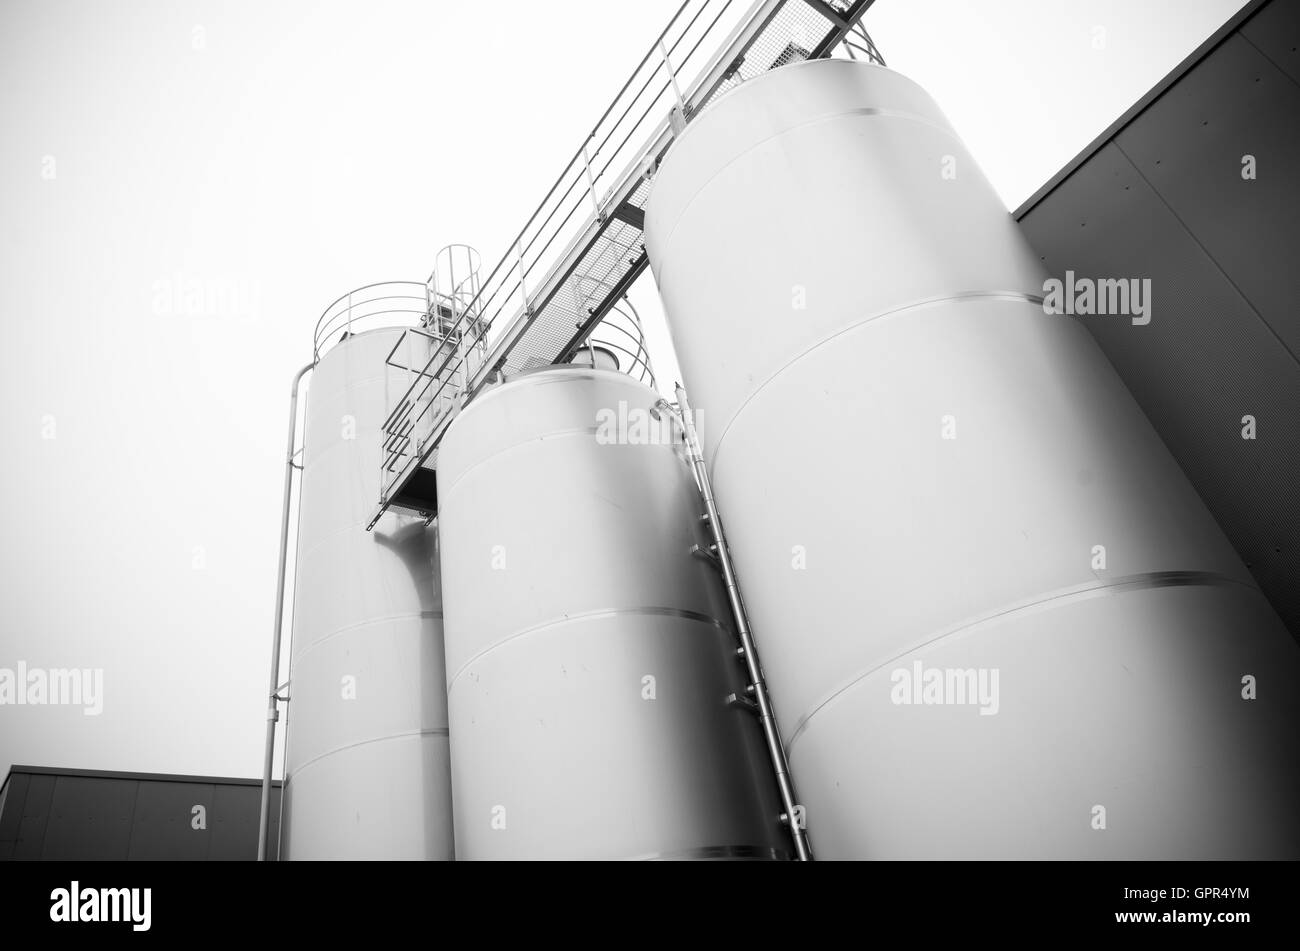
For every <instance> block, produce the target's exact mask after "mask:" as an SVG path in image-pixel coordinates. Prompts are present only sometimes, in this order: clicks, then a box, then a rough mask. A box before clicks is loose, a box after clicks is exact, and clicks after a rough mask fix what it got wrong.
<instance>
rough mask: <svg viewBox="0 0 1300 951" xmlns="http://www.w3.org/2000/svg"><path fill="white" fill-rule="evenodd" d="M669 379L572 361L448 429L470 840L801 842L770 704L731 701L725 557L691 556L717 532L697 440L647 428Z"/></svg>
mask: <svg viewBox="0 0 1300 951" xmlns="http://www.w3.org/2000/svg"><path fill="white" fill-rule="evenodd" d="M657 399H658V394H656V393H655V392H654V391H653V390H650V389H648V388H647V387H645V386H644V385H642V384H639V383H637V382H636V381H634V380H632V379H630V378H629V377H627V376H626V375H624V374H622V373H617V372H614V371H607V370H590V369H579V368H573V367H563V368H560V367H557V368H555V369H548V370H544V371H538V372H536V373H532V374H528V375H525V376H521V377H518V378H516V379H515V380H512V381H510V382H507V383H505V384H502V385H500V386H498V387H497V388H495V389H493V390H490V391H487V392H485V393H484V394H483V395H481V396H480V397H479V398H478V399H476V400H475V401H474V402H473V403H472V404H471V405H470V406H469V407H467V408H466V409H465V410H464V411H463V412H462V413H461V414H460V415H459V416H458V417H457V419H456V421H455V422H454V423H453V425H452V426H451V428H450V429H449V430H448V432H447V437H446V439H445V441H444V442H443V445H442V448H441V450H440V453H439V460H438V493H439V498H440V499H441V500H442V508H441V513H442V514H441V515H440V522H441V525H440V531H441V535H442V542H443V545H444V546H445V557H444V558H443V562H442V565H443V572H444V574H443V586H444V590H445V592H446V595H447V597H446V629H447V670H448V671H449V672H450V677H449V680H448V685H447V690H448V704H449V714H450V724H451V732H452V736H453V742H452V782H453V789H454V796H455V801H456V816H455V822H456V852H457V856H458V857H459V858H468V859H506V858H513V859H548V858H563V859H579V858H586V859H612V858H637V857H654V856H680V857H700V858H705V857H717V858H725V857H761V856H766V855H771V854H773V851H774V850H775V851H777V852H780V853H785V852H788V849H787V848H786V846H785V839H784V836H783V833H782V831H781V829H780V826H779V825H778V822H777V818H776V817H777V813H778V809H777V807H776V797H775V790H774V789H773V788H772V787H773V784H772V782H771V780H770V778H769V776H768V774H767V772H766V769H765V754H764V752H763V748H762V746H761V740H760V737H759V734H758V731H757V728H756V724H755V723H754V721H753V719H752V718H751V717H750V715H749V714H748V713H746V712H744V711H742V710H740V709H734V708H731V707H729V706H728V705H727V702H726V699H725V698H726V696H727V694H728V693H732V692H736V691H743V683H744V681H743V678H742V676H741V668H740V665H739V664H738V663H737V662H736V660H735V657H734V642H733V635H732V634H731V633H730V631H729V626H727V625H724V624H723V622H721V621H720V620H718V619H720V618H725V617H727V613H726V610H727V609H726V606H725V602H724V600H723V597H722V592H721V590H720V588H719V585H718V582H717V578H716V575H715V574H714V573H713V569H712V568H711V567H710V566H709V565H707V564H706V563H705V562H703V561H702V560H700V559H698V558H695V557H693V556H692V555H691V554H690V549H691V547H692V545H694V544H696V543H697V542H702V541H704V536H703V535H702V534H701V530H700V527H699V526H700V523H699V516H700V511H701V508H700V499H699V495H698V492H697V490H696V487H695V483H694V480H693V478H692V476H691V473H690V471H689V469H688V468H687V466H686V464H685V462H684V460H683V458H682V457H681V454H680V451H681V446H680V441H679V440H677V439H675V438H674V436H675V430H673V429H671V428H669V427H667V426H665V427H663V429H662V431H659V430H656V431H655V432H654V433H653V434H649V430H648V429H642V430H641V432H645V433H647V434H649V439H651V440H657V439H658V438H659V436H661V435H666V436H667V438H666V439H664V440H662V441H651V442H647V441H645V440H644V439H640V438H638V437H634V436H632V433H633V429H632V426H636V425H639V424H646V423H648V421H649V419H650V416H649V410H650V408H651V407H652V406H653V405H654V403H655V401H656V400H657ZM619 418H622V419H624V420H627V421H629V422H630V425H629V426H628V428H627V429H625V430H620V429H619V428H618V425H617V423H615V424H614V425H613V426H611V427H609V428H605V427H603V426H602V421H608V420H611V419H613V420H618V419H619ZM620 433H621V436H620ZM607 437H608V438H607ZM622 437H627V438H622Z"/></svg>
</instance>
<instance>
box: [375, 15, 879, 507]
mask: <svg viewBox="0 0 1300 951" xmlns="http://www.w3.org/2000/svg"><path fill="white" fill-rule="evenodd" d="M873 2H874V0H829V2H821V0H758V2H755V3H752V4H751V5H750V6H749V7H748V8H742V5H741V4H739V3H737V2H735V0H687V2H685V3H682V4H681V6H680V7H679V8H678V10H677V12H676V13H675V14H674V15H673V17H672V19H671V20H670V21H669V23H668V26H667V27H666V28H665V29H664V30H663V32H662V33H660V35H659V36H658V37H656V38H655V41H654V42H653V43H652V44H651V46H650V48H649V49H648V50H647V52H646V54H645V55H644V56H643V57H642V58H641V61H640V63H638V65H637V67H636V69H635V70H633V72H632V75H631V76H629V77H628V79H627V81H626V82H624V83H623V85H622V87H621V88H620V89H619V92H618V94H617V95H616V96H615V97H614V100H613V101H612V102H611V103H610V105H609V106H608V108H606V110H605V111H604V113H602V115H601V116H600V118H599V119H598V120H597V122H596V124H595V125H594V126H593V127H592V129H591V131H590V132H589V133H588V134H587V135H586V137H585V138H584V139H583V140H582V142H581V144H580V145H579V146H578V148H577V149H575V150H574V152H573V153H572V155H571V157H570V158H569V160H568V163H567V164H566V165H565V166H564V169H563V171H562V172H561V173H560V175H559V176H558V177H557V178H556V180H555V182H554V184H552V186H551V187H550V189H549V190H548V191H547V193H546V195H545V197H544V198H543V199H542V202H541V204H540V205H539V206H538V207H537V208H536V209H535V210H534V211H533V213H532V214H531V215H529V217H528V218H527V220H526V221H525V223H524V226H523V228H522V229H521V230H520V231H519V233H518V234H517V235H516V236H515V237H514V239H513V241H512V242H511V243H510V245H509V249H508V251H507V253H506V254H505V255H504V256H503V257H502V259H501V260H500V261H499V262H498V263H497V264H496V266H495V267H494V268H493V269H492V271H491V272H490V273H489V274H488V275H487V277H486V278H485V279H484V280H483V282H482V286H481V288H480V289H479V290H478V292H477V294H476V295H475V296H474V299H473V301H472V302H471V304H470V305H469V306H467V307H466V308H465V310H464V312H463V313H462V315H461V317H460V318H459V319H458V320H457V322H456V323H455V324H453V325H451V326H448V327H446V328H445V330H446V332H447V333H448V334H450V335H452V336H457V335H459V337H458V339H464V340H466V341H468V345H467V346H462V347H457V348H454V349H447V348H438V349H435V350H434V352H433V353H432V354H431V355H430V357H429V359H428V361H427V362H426V363H425V364H424V365H423V366H421V367H420V368H419V369H418V371H412V383H411V387H410V388H409V389H408V390H407V391H406V392H405V393H403V394H401V395H400V396H399V397H398V398H397V399H396V401H395V403H394V404H392V412H391V413H390V416H389V418H388V419H387V420H386V422H385V430H386V437H392V436H396V437H397V438H398V439H401V438H404V437H403V436H402V435H401V433H400V430H401V429H402V428H403V427H404V426H405V425H406V423H407V422H411V423H412V426H413V428H414V429H418V430H422V431H423V430H424V429H425V428H426V427H427V431H428V433H429V436H428V438H427V439H426V440H425V441H424V442H423V444H422V448H421V449H420V450H419V451H418V452H412V453H409V454H408V455H407V456H406V457H405V463H404V465H403V466H402V467H400V468H397V469H395V470H394V471H393V472H392V474H391V478H388V477H386V478H385V480H384V482H383V483H382V485H383V488H382V489H381V493H380V499H379V507H378V510H377V511H376V513H375V515H374V517H373V519H372V520H371V522H370V526H371V527H373V526H374V524H375V523H376V522H378V520H379V518H380V516H381V515H382V514H383V512H384V511H385V510H386V509H387V507H388V505H389V504H390V502H391V500H392V498H393V497H394V494H395V492H396V490H398V489H400V487H401V484H402V483H403V482H404V480H405V479H407V478H408V477H410V476H411V475H412V474H413V472H414V469H415V467H418V466H419V465H421V464H423V463H424V461H425V460H426V459H427V458H428V457H429V456H430V455H431V454H432V453H433V452H434V451H435V450H436V448H437V444H438V441H439V440H440V439H441V435H442V432H443V431H445V428H446V426H447V424H448V423H449V422H450V420H451V418H452V417H453V416H454V415H455V413H456V412H457V411H458V410H459V408H460V407H462V406H464V405H465V403H466V402H467V401H468V400H470V399H472V398H473V397H474V396H475V395H476V394H477V393H478V392H479V391H480V390H481V389H482V387H483V386H484V385H486V384H487V382H488V381H489V380H490V379H492V378H493V376H494V374H496V373H498V372H500V373H503V374H505V375H507V376H509V375H511V374H513V373H519V372H522V371H526V370H529V369H533V368H536V367H539V366H544V365H547V364H550V363H554V362H563V361H565V360H567V359H569V358H571V357H572V356H573V355H574V353H575V352H576V351H577V350H578V349H579V348H580V347H581V346H582V343H583V341H584V339H585V338H586V336H587V334H588V332H589V331H590V330H591V328H592V327H593V326H595V325H596V324H597V323H598V322H599V321H600V319H601V318H602V317H603V316H604V315H605V314H606V313H607V312H608V311H609V309H610V308H611V307H613V306H614V305H615V303H617V302H618V301H619V300H621V299H623V297H624V296H625V294H626V291H627V288H628V286H629V285H630V284H631V282H632V281H634V280H635V279H636V277H637V276H638V275H639V274H640V273H641V272H642V271H643V270H644V268H645V266H646V257H645V248H644V245H643V227H644V217H645V214H644V204H645V199H646V196H647V194H648V190H649V188H648V177H649V176H650V175H651V174H652V173H653V171H654V168H655V166H656V164H657V163H658V161H659V160H660V159H661V158H662V157H663V155H664V153H665V152H666V151H667V149H668V147H669V145H670V144H671V142H672V140H673V137H674V136H675V135H677V134H678V133H679V132H681V131H682V130H683V129H684V128H685V126H686V124H687V123H688V122H689V121H690V119H691V118H692V117H693V116H694V115H696V114H697V113H698V112H699V111H700V110H701V109H703V108H704V107H705V106H707V105H708V104H709V103H710V102H711V101H713V99H714V98H716V97H717V96H719V95H721V94H723V93H725V92H726V91H728V90H729V89H731V88H733V87H734V86H736V85H739V84H740V83H742V82H744V81H745V80H747V79H750V78H753V77H754V76H757V75H760V74H762V73H764V72H766V71H767V70H769V69H772V68H776V67H779V66H783V65H786V64H788V63H793V62H799V61H801V60H804V59H811V58H818V57H824V56H828V55H831V54H832V53H833V51H835V50H836V49H837V48H840V49H842V51H843V52H844V53H846V54H848V55H853V53H854V49H862V50H866V49H870V50H874V44H870V38H869V37H868V38H867V41H866V44H865V45H864V44H863V42H862V40H861V39H860V38H857V39H854V40H852V41H851V42H852V43H855V44H856V46H854V47H850V46H849V45H845V40H846V38H848V37H849V35H850V33H851V32H852V31H853V30H854V27H855V26H856V25H857V23H858V21H859V19H860V18H861V16H862V15H863V14H864V13H865V12H866V10H867V9H868V8H869V7H870V6H871V5H872V3H873ZM862 35H863V36H865V32H863V33H862ZM877 55H878V54H877ZM484 351H485V352H486V357H485V359H483V360H482V362H481V364H480V365H479V366H478V367H477V368H475V369H471V368H469V366H468V364H467V361H468V359H469V354H470V353H475V352H484ZM404 413H415V414H417V415H416V417H415V418H414V419H413V420H412V419H407V418H403V416H402V414H404ZM429 414H434V415H433V416H432V417H431V418H430V419H428V421H427V422H426V418H425V417H427V416H429Z"/></svg>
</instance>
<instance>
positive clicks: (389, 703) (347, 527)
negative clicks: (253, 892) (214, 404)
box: [284, 329, 453, 859]
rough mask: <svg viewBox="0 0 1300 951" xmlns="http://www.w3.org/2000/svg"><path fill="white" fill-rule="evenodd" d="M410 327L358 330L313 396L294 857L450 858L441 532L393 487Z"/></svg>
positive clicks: (299, 621)
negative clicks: (389, 377) (396, 387)
mask: <svg viewBox="0 0 1300 951" xmlns="http://www.w3.org/2000/svg"><path fill="white" fill-rule="evenodd" d="M401 334H402V330H401V329H385V330H373V331H369V332H365V333H358V334H353V335H351V336H349V337H348V338H347V340H345V341H344V342H342V343H340V344H338V345H337V346H335V347H334V348H332V349H331V350H329V352H328V353H326V354H325V355H324V356H323V357H322V358H321V360H320V362H319V363H318V364H317V366H316V370H315V373H314V374H313V377H312V383H311V388H310V391H309V392H308V395H307V412H306V432H305V436H304V448H303V472H302V494H301V503H300V504H301V513H300V519H299V524H300V532H299V545H298V558H297V581H296V584H295V586H294V595H295V600H294V613H293V640H292V653H291V673H290V686H289V696H290V702H289V704H288V708H289V714H290V719H291V722H290V724H289V728H288V744H287V757H286V779H285V807H284V855H285V857H286V858H290V859H317V858H321V859H345V858H348V859H350V858H386V859H450V858H452V857H453V847H452V835H451V788H450V780H449V775H448V752H447V747H448V741H447V713H446V693H445V684H444V681H445V673H444V667H443V645H442V603H441V598H440V594H439V587H438V563H437V558H438V550H437V533H436V529H435V528H433V527H430V526H428V525H426V524H425V522H424V520H422V519H418V518H413V517H404V516H400V515H397V514H396V513H389V514H387V515H385V516H384V518H383V519H382V520H381V521H380V523H379V524H378V525H377V526H376V528H375V531H374V532H373V533H372V534H367V533H366V531H365V527H366V522H367V520H368V516H369V514H370V507H371V504H372V502H373V499H374V497H375V495H376V494H377V493H378V491H379V485H378V479H379V469H378V467H377V466H376V464H375V463H376V459H377V458H378V457H379V454H380V451H381V448H380V443H381V425H382V423H383V420H384V416H385V413H386V408H385V400H384V390H385V374H386V373H400V371H399V370H395V369H393V368H392V367H389V366H388V365H387V364H386V363H385V355H386V354H387V353H389V352H390V351H391V349H392V347H393V345H394V342H395V341H396V340H397V339H398V338H399V337H400V336H401Z"/></svg>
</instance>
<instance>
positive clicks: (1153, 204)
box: [1016, 0, 1300, 639]
mask: <svg viewBox="0 0 1300 951" xmlns="http://www.w3.org/2000/svg"><path fill="white" fill-rule="evenodd" d="M1297 46H1300V0H1271V2H1267V3H1255V4H1250V5H1248V6H1246V7H1244V8H1243V10H1242V12H1241V13H1240V14H1238V16H1237V17H1235V18H1234V19H1233V21H1231V22H1230V23H1229V24H1227V25H1226V26H1225V28H1224V29H1223V30H1221V31H1220V32H1219V33H1218V34H1216V35H1215V36H1214V37H1212V38H1211V39H1210V40H1209V41H1207V43H1206V44H1205V45H1204V46H1202V47H1201V48H1200V49H1199V50H1197V51H1196V53H1194V54H1193V55H1192V56H1191V57H1189V58H1188V60H1187V61H1185V62H1184V63H1183V64H1182V66H1180V68H1179V69H1178V70H1176V71H1175V72H1174V73H1171V74H1170V76H1169V77H1167V78H1166V79H1165V80H1164V81H1163V82H1162V83H1161V85H1160V86H1158V87H1156V89H1154V90H1152V92H1151V93H1150V94H1148V96H1146V97H1145V98H1144V99H1143V100H1142V102H1140V103H1139V104H1138V105H1137V106H1135V107H1134V108H1133V109H1132V110H1130V111H1129V113H1128V114H1126V115H1125V116H1124V117H1123V118H1121V119H1120V120H1119V121H1118V122H1117V123H1116V124H1115V125H1114V126H1112V127H1111V129H1110V130H1108V131H1107V132H1106V133H1105V134H1104V135H1103V136H1102V137H1101V138H1099V139H1098V140H1097V141H1096V142H1095V143H1094V144H1093V146H1091V147H1090V148H1089V149H1088V150H1086V151H1085V152H1084V153H1083V154H1082V155H1081V156H1079V158H1078V159H1076V160H1075V162H1073V163H1071V165H1070V166H1067V168H1066V169H1064V170H1063V171H1062V173H1061V174H1060V175H1058V176H1056V178H1054V179H1053V180H1052V181H1051V182H1049V183H1048V185H1047V186H1045V187H1044V188H1043V189H1042V190H1040V192H1039V193H1038V194H1037V195H1036V196H1034V198H1032V199H1030V201H1029V202H1027V203H1026V204H1025V205H1024V206H1023V207H1022V208H1021V209H1020V210H1019V211H1018V212H1017V213H1016V217H1017V218H1019V219H1020V222H1021V225H1022V227H1023V228H1024V231H1025V234H1026V235H1027V237H1028V238H1029V240H1030V243H1031V244H1032V245H1033V246H1034V247H1035V248H1036V249H1037V250H1038V252H1039V254H1040V255H1041V256H1042V260H1043V263H1044V265H1045V266H1046V267H1047V268H1048V270H1049V272H1050V273H1051V274H1052V275H1053V276H1055V277H1057V278H1063V276H1064V274H1065V272H1066V271H1067V270H1072V271H1074V272H1075V274H1076V275H1077V276H1078V277H1089V278H1094V279H1100V278H1150V279H1151V282H1152V285H1151V291H1152V301H1153V308H1152V319H1151V323H1150V324H1148V325H1146V326H1134V325H1133V324H1132V323H1131V322H1130V321H1129V320H1125V319H1122V318H1115V317H1081V318H1079V319H1080V320H1081V321H1082V323H1083V324H1084V325H1085V326H1086V327H1087V328H1088V329H1089V330H1090V331H1091V332H1092V333H1093V335H1094V336H1095V337H1096V339H1097V340H1098V342H1099V343H1100V344H1101V346H1102V348H1103V349H1104V350H1105V352H1106V354H1107V356H1108V357H1109V358H1110V360H1111V361H1112V363H1114V365H1115V367H1116V369H1117V370H1118V371H1119V373H1120V375H1121V376H1122V377H1123V379H1124V381H1125V383H1126V384H1127V385H1128V387H1129V388H1130V390H1132V392H1133V394H1134V396H1136V397H1137V400H1138V402H1139V403H1140V404H1141V406H1142V408H1143V409H1144V410H1145V412H1146V413H1147V416H1148V417H1149V418H1150V419H1151V422H1152V423H1153V424H1154V425H1155V428H1156V429H1157V431H1159V433H1160V435H1161V437H1162V438H1163V439H1164V441H1165V443H1166V444H1167V445H1168V447H1169V449H1170V450H1171V451H1172V452H1173V454H1174V457H1175V458H1176V459H1177V460H1178V462H1179V464H1180V465H1181V466H1182V467H1183V470H1184V471H1185V472H1186V473H1187V475H1188V476H1189V477H1190V479H1191V481H1192V483H1193V485H1195V487H1196V489H1197V491H1198V492H1199V493H1200V494H1201V496H1202V498H1203V499H1204V500H1205V502H1206V504H1207V505H1208V506H1209V508H1210V511H1211V512H1212V513H1213V514H1214V516H1215V518H1216V519H1217V520H1218V522H1219V524H1220V525H1221V526H1222V528H1223V529H1224V531H1225V532H1226V534H1227V535H1228V537H1229V539H1230V540H1231V541H1232V543H1233V545H1235V546H1236V548H1237V551H1238V552H1239V553H1240V554H1241V556H1242V558H1243V560H1244V561H1245V562H1246V563H1247V565H1248V566H1249V568H1250V570H1251V572H1252V573H1253V574H1254V576H1255V578H1256V580H1257V581H1258V582H1259V585H1260V587H1261V588H1262V589H1263V590H1264V593H1265V594H1266V595H1267V596H1268V598H1269V599H1270V601H1271V602H1272V603H1273V606H1274V607H1275V608H1276V609H1277V611H1278V613H1279V614H1281V615H1282V618H1283V620H1284V621H1285V622H1286V623H1287V625H1288V627H1289V628H1290V630H1291V633H1292V635H1293V636H1295V637H1297V638H1298V639H1300V361H1298V359H1297V357H1298V355H1300V182H1298V181H1297V176H1298V175H1300V53H1298V52H1297ZM1246 156H1253V157H1254V163H1255V171H1256V176H1257V177H1255V178H1254V179H1250V178H1246V177H1243V168H1244V167H1245V165H1244V163H1245V162H1246V161H1247V160H1246V158H1245V157H1246ZM1244 416H1253V417H1254V418H1255V421H1256V427H1257V429H1256V438H1254V439H1244V438H1243V437H1242V430H1243V423H1242V418H1243V417H1244Z"/></svg>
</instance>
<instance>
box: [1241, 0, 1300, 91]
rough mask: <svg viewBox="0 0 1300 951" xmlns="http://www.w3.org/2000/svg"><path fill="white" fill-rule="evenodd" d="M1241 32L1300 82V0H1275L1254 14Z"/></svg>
mask: <svg viewBox="0 0 1300 951" xmlns="http://www.w3.org/2000/svg"><path fill="white" fill-rule="evenodd" d="M1241 35H1242V36H1244V37H1245V38H1246V39H1247V40H1249V41H1250V42H1251V43H1253V44H1254V45H1255V47H1256V48H1258V49H1259V51H1260V52H1261V53H1263V54H1264V55H1265V56H1267V57H1268V58H1269V59H1270V60H1272V61H1273V64H1274V65H1275V66H1277V67H1278V68H1279V69H1281V70H1283V71H1285V72H1286V74H1287V75H1288V76H1290V77H1291V78H1292V79H1294V80H1295V81H1296V82H1297V83H1300V49H1297V47H1298V46H1300V3H1296V2H1295V0H1286V2H1282V0H1274V2H1273V3H1270V4H1269V5H1268V6H1267V7H1265V8H1264V9H1263V10H1260V11H1259V13H1257V14H1255V16H1253V17H1251V19H1250V22H1248V23H1247V24H1246V25H1245V26H1243V27H1242V28H1241Z"/></svg>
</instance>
